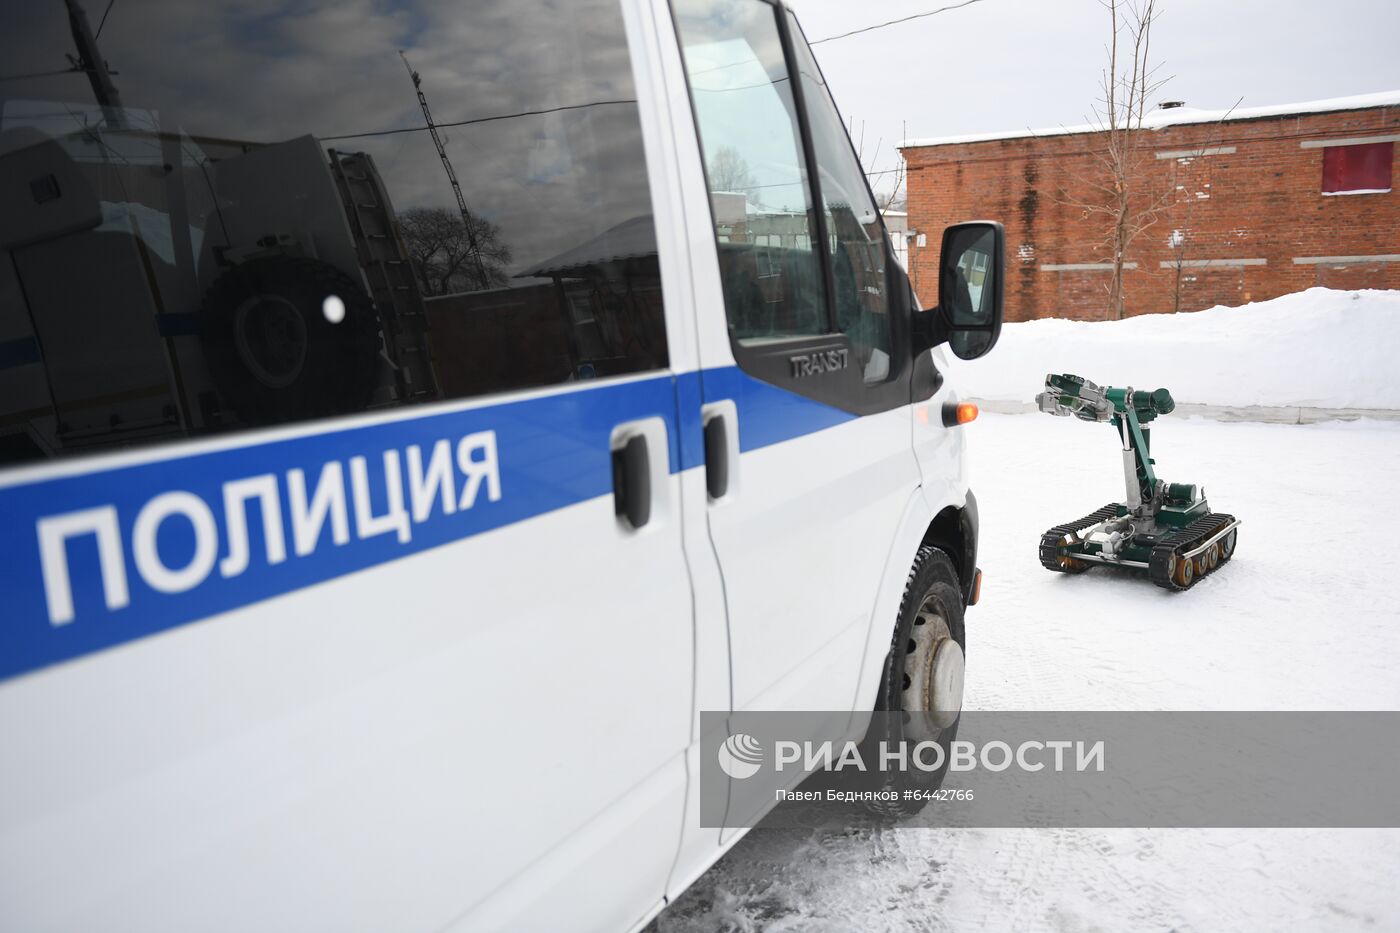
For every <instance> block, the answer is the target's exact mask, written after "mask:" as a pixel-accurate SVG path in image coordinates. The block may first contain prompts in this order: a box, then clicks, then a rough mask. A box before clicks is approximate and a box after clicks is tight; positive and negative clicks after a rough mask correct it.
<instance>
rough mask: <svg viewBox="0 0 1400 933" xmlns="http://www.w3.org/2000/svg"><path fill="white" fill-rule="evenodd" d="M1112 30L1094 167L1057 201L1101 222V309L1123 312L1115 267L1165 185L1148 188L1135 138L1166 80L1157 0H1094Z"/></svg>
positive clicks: (1160, 200) (1146, 161) (1150, 218)
mask: <svg viewBox="0 0 1400 933" xmlns="http://www.w3.org/2000/svg"><path fill="white" fill-rule="evenodd" d="M1100 3H1101V4H1102V5H1103V7H1104V9H1106V10H1107V11H1108V14H1109V19H1110V23H1111V27H1112V32H1111V33H1110V37H1109V42H1108V45H1107V48H1106V51H1107V52H1108V64H1107V66H1106V67H1105V68H1104V71H1103V78H1102V84H1101V92H1102V95H1103V96H1102V97H1100V98H1099V99H1098V101H1097V103H1096V105H1095V107H1094V119H1093V121H1091V122H1092V123H1093V125H1095V126H1096V127H1097V128H1098V130H1099V133H1100V135H1101V136H1102V138H1103V147H1102V149H1101V150H1100V151H1099V152H1097V153H1096V157H1097V162H1098V166H1097V168H1098V169H1099V171H1098V172H1097V173H1095V174H1094V175H1092V176H1090V177H1084V178H1078V179H1076V180H1077V181H1078V182H1079V188H1080V189H1081V190H1080V191H1078V192H1076V193H1075V194H1074V195H1073V196H1067V195H1065V194H1064V193H1063V191H1062V194H1061V197H1060V198H1059V199H1058V200H1060V201H1061V203H1065V204H1069V205H1071V206H1074V207H1078V208H1080V209H1081V210H1082V211H1083V212H1084V216H1086V217H1096V218H1098V219H1099V220H1101V221H1103V222H1104V229H1105V234H1104V246H1105V247H1106V248H1107V250H1108V252H1109V255H1110V258H1111V260H1112V266H1113V270H1112V278H1111V279H1110V280H1109V283H1108V286H1107V292H1108V305H1109V312H1110V314H1111V315H1112V317H1113V318H1115V319H1121V318H1122V317H1123V310H1124V303H1125V296H1124V291H1123V268H1124V265H1125V262H1126V257H1127V253H1128V250H1129V248H1130V247H1131V246H1132V245H1133V243H1134V241H1136V240H1137V238H1138V237H1140V236H1141V235H1142V234H1143V233H1144V232H1145V231H1147V230H1148V229H1149V228H1150V227H1152V226H1153V225H1154V224H1155V223H1156V222H1157V219H1158V213H1159V212H1160V211H1161V209H1162V208H1163V207H1164V206H1165V205H1166V204H1167V202H1168V201H1169V199H1170V197H1171V194H1172V189H1171V188H1170V187H1167V188H1166V190H1154V175H1153V173H1152V171H1151V164H1152V158H1153V156H1152V154H1151V152H1150V151H1149V146H1148V144H1147V142H1146V140H1144V139H1143V133H1142V129H1143V120H1144V117H1145V116H1146V114H1147V101H1148V98H1150V97H1152V96H1153V95H1155V94H1156V92H1157V91H1158V90H1160V89H1161V87H1162V85H1163V84H1165V83H1166V81H1165V79H1159V78H1158V77H1157V76H1156V75H1157V70H1158V69H1157V67H1156V66H1154V65H1153V64H1152V63H1151V55H1150V53H1151V45H1152V24H1153V22H1155V21H1156V18H1157V16H1158V15H1159V12H1160V11H1159V8H1158V6H1157V0H1100Z"/></svg>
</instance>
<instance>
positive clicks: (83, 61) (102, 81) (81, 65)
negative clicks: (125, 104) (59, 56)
mask: <svg viewBox="0 0 1400 933" xmlns="http://www.w3.org/2000/svg"><path fill="white" fill-rule="evenodd" d="M63 2H64V4H65V5H66V6H67V7H68V27H69V29H70V30H71V31H72V33H73V42H74V44H75V45H77V47H78V57H77V58H72V56H69V58H70V60H72V62H73V67H74V68H75V69H77V70H79V71H82V72H85V73H86V74H87V76H88V83H89V84H91V85H92V96H93V97H95V98H97V105H98V106H99V107H101V108H102V115H103V117H104V118H105V119H106V123H107V127H108V129H125V128H126V114H124V113H123V112H122V98H121V95H120V94H118V93H117V86H116V85H115V84H113V83H112V75H111V73H110V72H108V71H107V63H106V62H105V61H104V60H103V58H102V53H101V52H99V51H98V50H97V38H96V37H95V36H94V35H93V34H92V27H91V26H89V25H88V18H87V13H86V12H84V11H83V8H82V6H81V5H80V4H79V3H78V0H63Z"/></svg>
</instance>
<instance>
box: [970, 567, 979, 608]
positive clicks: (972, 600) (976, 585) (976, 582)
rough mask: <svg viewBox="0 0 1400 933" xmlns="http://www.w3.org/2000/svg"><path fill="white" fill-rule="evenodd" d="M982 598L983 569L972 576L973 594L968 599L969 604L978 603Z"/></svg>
mask: <svg viewBox="0 0 1400 933" xmlns="http://www.w3.org/2000/svg"><path fill="white" fill-rule="evenodd" d="M981 598H982V571H981V570H978V571H977V573H976V574H975V575H974V576H973V578H972V596H971V598H969V599H968V601H967V604H968V605H969V606H975V605H977V601H978V600H979V599H981Z"/></svg>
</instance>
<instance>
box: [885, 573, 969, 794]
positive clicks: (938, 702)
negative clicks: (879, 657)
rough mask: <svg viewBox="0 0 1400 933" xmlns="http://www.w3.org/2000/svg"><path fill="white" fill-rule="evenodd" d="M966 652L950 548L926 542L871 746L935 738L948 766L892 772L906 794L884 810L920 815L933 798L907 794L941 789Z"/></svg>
mask: <svg viewBox="0 0 1400 933" xmlns="http://www.w3.org/2000/svg"><path fill="white" fill-rule="evenodd" d="M966 650H967V640H966V636H965V634H964V629H963V598H962V588H961V586H960V585H959V583H958V572H957V569H956V568H955V567H954V566H953V561H952V559H951V558H950V557H949V556H948V554H947V553H946V552H944V551H942V550H939V549H938V548H936V547H921V548H920V549H919V553H918V555H917V557H916V558H915V560H914V566H913V567H912V568H910V571H909V579H908V582H907V583H906V584H905V587H904V598H903V600H901V602H900V605H899V617H898V620H897V624H896V626H895V632H894V638H893V640H892V641H891V643H890V652H889V655H888V656H887V657H886V658H885V669H884V674H883V676H882V677H881V680H880V692H879V695H878V696H877V698H876V704H875V709H876V712H877V716H876V719H875V721H874V722H872V724H871V728H870V733H869V734H868V735H867V736H866V743H867V744H870V743H872V741H873V742H880V741H883V742H886V743H888V744H893V743H901V742H902V743H905V748H906V749H912V748H913V746H914V745H915V744H916V743H919V742H925V741H934V742H937V743H938V744H939V745H940V746H941V747H942V748H943V759H942V760H943V766H942V767H941V768H938V769H937V770H931V771H924V770H921V769H919V768H916V767H913V766H912V765H911V767H909V768H907V769H905V770H892V771H890V772H888V773H887V774H886V775H885V786H886V788H887V789H890V790H895V791H899V792H900V793H899V794H898V795H897V796H898V800H897V801H888V802H885V803H884V804H883V805H882V806H881V807H880V808H879V809H881V810H882V811H885V812H890V813H894V814H912V813H917V812H918V811H919V810H922V809H923V807H924V804H925V803H926V802H927V801H926V800H925V799H921V798H918V797H916V798H914V799H912V800H904V795H903V793H902V792H903V791H905V790H916V791H922V792H929V791H934V790H937V789H938V788H939V787H940V786H942V784H943V778H944V776H945V775H946V774H947V770H948V758H949V752H950V748H949V746H950V745H951V743H952V741H953V740H954V739H955V738H957V734H958V719H959V716H960V715H961V713H962V693H963V659H964V656H965V652H966ZM887 714H893V715H887Z"/></svg>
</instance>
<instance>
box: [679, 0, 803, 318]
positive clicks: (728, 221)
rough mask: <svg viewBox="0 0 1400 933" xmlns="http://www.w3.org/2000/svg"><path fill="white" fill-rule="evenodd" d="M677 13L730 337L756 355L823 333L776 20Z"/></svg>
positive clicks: (724, 9)
mask: <svg viewBox="0 0 1400 933" xmlns="http://www.w3.org/2000/svg"><path fill="white" fill-rule="evenodd" d="M675 13H676V21H677V25H678V27H679V33H680V38H681V44H682V48H683V50H684V54H685V65H686V72H687V74H688V76H689V78H690V90H691V99H692V100H693V101H694V107H695V118H696V123H697V127H698V130H699V133H700V140H701V147H702V150H703V155H704V158H705V169H706V173H707V175H708V179H709V185H710V198H711V205H712V208H713V211H714V223H715V237H716V240H717V243H718V247H719V256H720V272H721V277H722V279H723V282H724V298H725V306H726V308H727V311H728V316H729V328H730V334H731V336H732V337H733V338H734V339H735V340H736V341H738V342H739V343H740V344H741V345H754V344H760V343H763V342H765V341H770V340H773V339H775V338H778V339H781V338H792V337H804V336H813V335H818V334H825V333H828V332H829V331H830V329H831V328H830V326H829V321H828V319H827V296H826V284H825V281H824V279H823V273H822V264H821V257H820V255H819V253H818V251H817V250H818V243H819V241H818V239H817V238H818V227H817V223H816V217H815V214H814V213H813V208H812V193H811V184H810V182H809V179H808V177H807V163H806V158H805V156H804V149H803V146H802V133H801V129H800V127H799V124H798V120H797V108H796V105H795V104H794V103H793V93H792V83H791V77H790V75H789V74H788V70H787V62H786V60H785V58H784V56H783V46H782V41H781V39H780V38H779V34H778V23H777V18H776V16H775V15H774V11H773V8H772V7H771V6H769V5H767V4H766V3H761V2H757V0H739V2H715V0H678V2H677V3H676V4H675Z"/></svg>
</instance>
